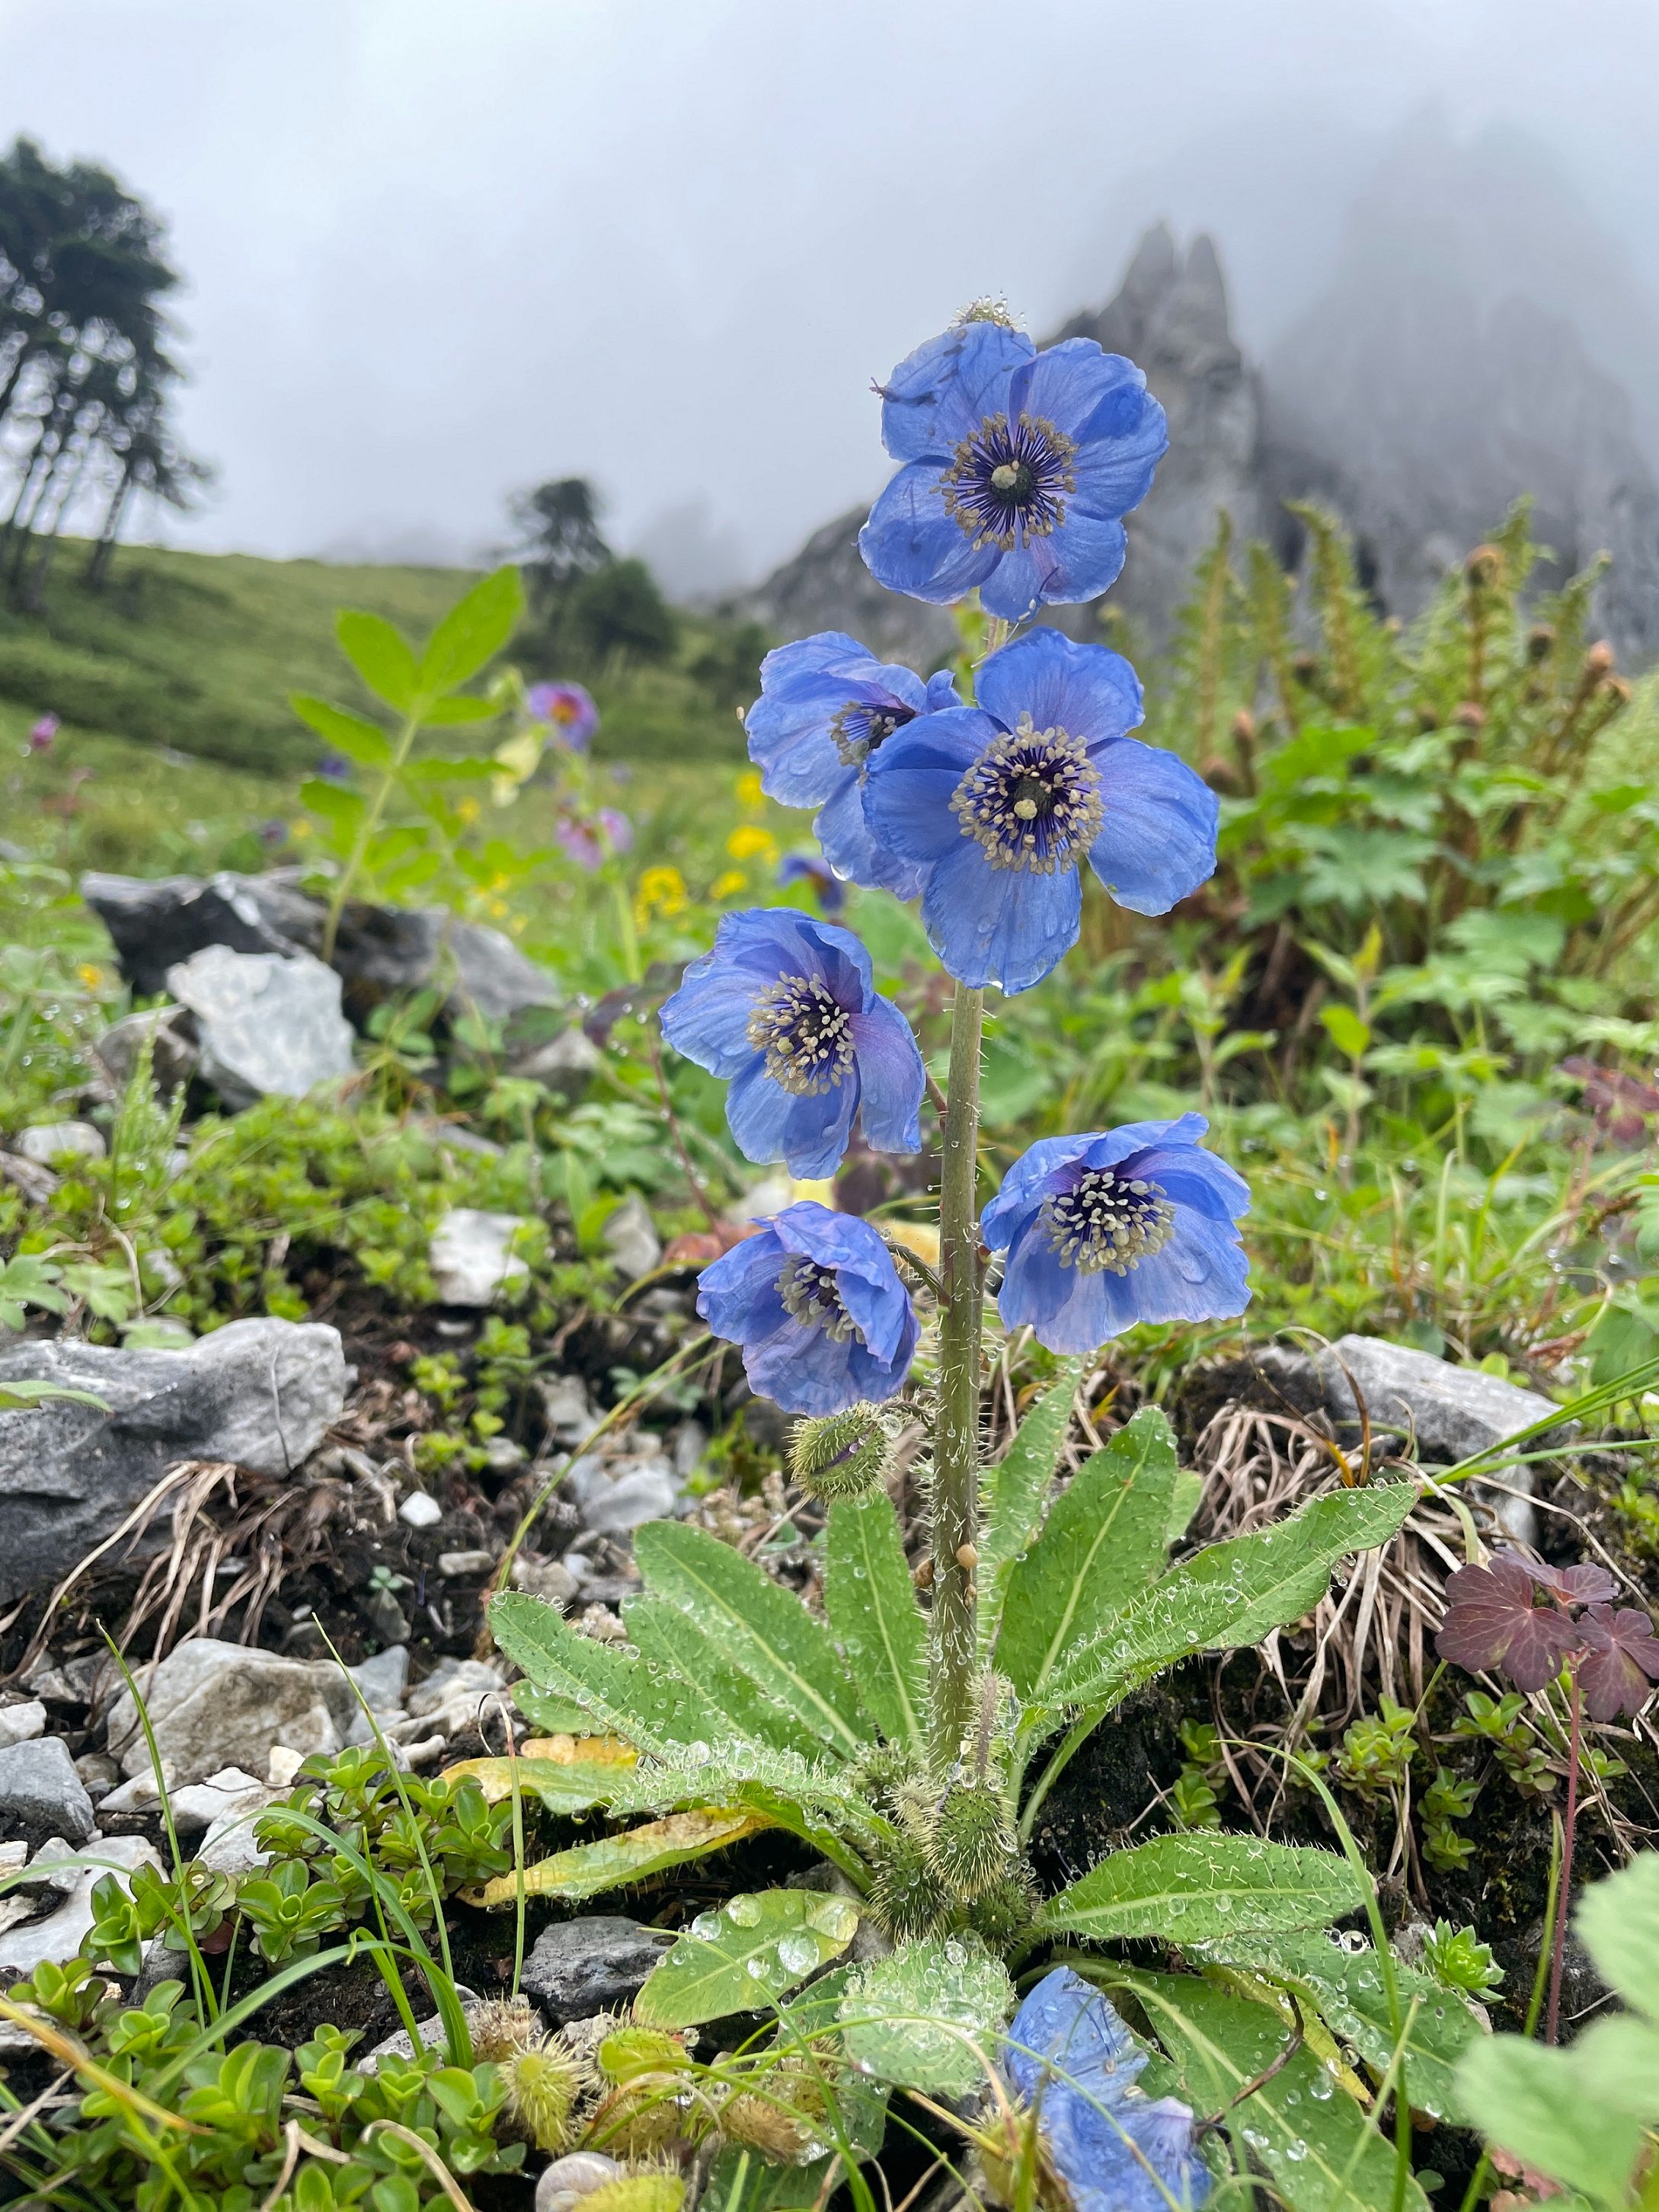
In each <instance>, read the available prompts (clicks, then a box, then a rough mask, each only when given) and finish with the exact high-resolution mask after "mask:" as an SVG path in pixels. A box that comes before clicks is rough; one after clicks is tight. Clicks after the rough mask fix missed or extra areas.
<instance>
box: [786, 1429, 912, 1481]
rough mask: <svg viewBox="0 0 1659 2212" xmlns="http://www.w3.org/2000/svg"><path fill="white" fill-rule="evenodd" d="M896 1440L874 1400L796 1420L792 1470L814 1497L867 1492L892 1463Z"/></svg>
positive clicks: (790, 1456)
mask: <svg viewBox="0 0 1659 2212" xmlns="http://www.w3.org/2000/svg"><path fill="white" fill-rule="evenodd" d="M892 1459H893V1441H892V1437H891V1435H890V1432H889V1430H888V1428H887V1425H886V1424H885V1423H884V1421H883V1419H882V1418H881V1415H880V1414H879V1413H878V1412H877V1410H876V1408H875V1407H873V1406H849V1407H848V1409H847V1411H846V1412H845V1413H826V1414H824V1415H823V1416H822V1417H821V1418H820V1419H817V1420H805V1421H797V1422H796V1424H795V1431H794V1434H793V1436H792V1437H791V1438H790V1440H789V1471H790V1473H791V1474H793V1476H794V1478H795V1480H796V1481H797V1482H798V1483H799V1485H800V1486H801V1488H802V1489H803V1490H805V1491H808V1492H811V1495H812V1496H813V1497H814V1498H866V1497H867V1496H868V1495H869V1494H870V1492H872V1490H878V1489H879V1488H880V1487H881V1486H882V1485H883V1484H884V1482H885V1481H886V1480H887V1477H888V1475H889V1474H890V1472H891V1468H892Z"/></svg>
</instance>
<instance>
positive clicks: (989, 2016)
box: [841, 1936, 1013, 2097]
mask: <svg viewBox="0 0 1659 2212" xmlns="http://www.w3.org/2000/svg"><path fill="white" fill-rule="evenodd" d="M1012 2008H1013V1987H1012V1984H1011V1983H1010V1981H1009V1979H1008V1975H1007V1970H1006V1968H1005V1967H1004V1966H1003V1965H1002V1964H1001V1962H1000V1960H998V1959H996V1958H994V1956H993V1955H992V1954H991V1953H990V1952H989V1951H987V1950H986V1949H985V1948H983V1947H982V1946H981V1945H980V1944H978V1943H975V1942H971V1941H968V1940H964V1939H963V1938H962V1937H960V1936H948V1937H929V1938H928V1939H927V1940H926V1941H924V1942H919V1943H908V1944H906V1945H904V1946H903V1947H902V1948H901V1949H899V1950H897V1951H895V1952H894V1953H893V1954H892V1955H891V1956H890V1958H886V1959H877V1960H872V1963H871V1964H870V1965H868V1966H860V1967H859V1968H858V1969H857V1970H856V1972H854V1974H853V1976H852V1978H851V1979H850V1980H849V1981H848V1985H847V1993H846V1995H845V1996H843V1997H842V2004H841V2017H842V2040H843V2041H844V2042H845V2044H846V2045H847V2049H848V2054H849V2056H850V2057H852V2058H853V2059H854V2061H855V2063H857V2064H859V2065H860V2066H862V2067H864V2068H866V2069H867V2070H868V2071H869V2072H870V2073H871V2074H872V2075H875V2077H876V2079H877V2080H878V2081H890V2082H893V2083H895V2084H896V2085H897V2086H899V2087H902V2088H908V2089H922V2090H925V2091H927V2093H929V2094H930V2095H933V2096H945V2097H961V2096H965V2095H966V2094H967V2093H969V2090H971V2089H974V2088H976V2087H981V2085H982V2084H983V2083H984V2081H985V2080H986V2077H987V2070H988V2068H989V2066H990V2065H991V2063H993V2061H994V2057H995V2055H996V2032H997V2030H998V2029H999V2028H1000V2027H1001V2026H1002V2024H1003V2022H1004V2021H1006V2019H1007V2017H1008V2015H1009V2013H1010V2012H1011V2011H1012Z"/></svg>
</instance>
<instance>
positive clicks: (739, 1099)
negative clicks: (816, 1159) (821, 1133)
mask: <svg viewBox="0 0 1659 2212" xmlns="http://www.w3.org/2000/svg"><path fill="white" fill-rule="evenodd" d="M845 1087H846V1086H845V1085H843V1086H842V1088H843V1089H844V1088H845ZM829 1097H833V1093H831V1094H829ZM798 1103H800V1102H799V1101H798V1100H797V1099H795V1098H793V1097H791V1095H790V1093H789V1092H788V1091H786V1090H785V1089H784V1087H783V1085H782V1084H781V1083H776V1082H774V1080H773V1079H772V1078H771V1077H770V1076H769V1074H768V1073H766V1063H765V1061H764V1060H763V1059H762V1058H761V1056H760V1054H758V1053H752V1052H751V1055H750V1060H749V1064H748V1066H746V1067H744V1069H743V1071H742V1072H741V1073H740V1074H738V1076H736V1077H735V1078H734V1079H733V1080H732V1086H731V1088H730V1090H728V1091H727V1092H726V1127H727V1128H728V1129H730V1130H731V1132H732V1141H733V1143H734V1144H735V1145H736V1146H737V1147H738V1151H739V1152H741V1153H742V1154H743V1156H744V1158H745V1159H746V1160H755V1161H758V1162H763V1163H764V1162H767V1161H771V1160H781V1158H783V1155H784V1131H785V1129H786V1127H787V1125H788V1121H789V1116H790V1112H791V1109H793V1107H794V1106H796V1105H797V1104H798ZM812 1103H815V1104H817V1105H819V1106H825V1105H828V1103H829V1100H828V1098H825V1099H818V1100H815V1101H813V1102H812ZM829 1111H830V1112H831V1113H833V1111H834V1108H833V1106H829Z"/></svg>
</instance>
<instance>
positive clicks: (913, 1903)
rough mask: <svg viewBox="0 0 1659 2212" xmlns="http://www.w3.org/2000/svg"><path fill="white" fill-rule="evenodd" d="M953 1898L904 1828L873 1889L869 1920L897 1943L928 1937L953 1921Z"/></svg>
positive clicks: (917, 1841) (887, 1854)
mask: <svg viewBox="0 0 1659 2212" xmlns="http://www.w3.org/2000/svg"><path fill="white" fill-rule="evenodd" d="M951 1903H952V1900H951V1893H950V1892H949V1891H948V1890H947V1889H946V1887H945V1884H944V1882H943V1881H941V1880H940V1879H939V1873H938V1870H937V1869H936V1868H935V1867H934V1864H933V1858H932V1856H931V1854H930V1852H929V1850H928V1848H927V1844H924V1843H923V1842H922V1841H921V1839H920V1838H918V1837H916V1836H915V1835H913V1834H911V1833H910V1832H909V1831H908V1828H905V1827H901V1828H900V1829H899V1830H898V1832H897V1833H896V1835H895V1836H894V1838H893V1840H892V1842H891V1844H890V1845H889V1846H888V1847H887V1850H886V1852H885V1855H884V1857H883V1859H882V1862H881V1864H880V1865H879V1866H878V1869H876V1878H875V1881H873V1882H872V1884H871V1887H870V1917H871V1918H872V1920H873V1921H874V1922H875V1923H876V1925H877V1927H878V1928H879V1929H880V1930H881V1932H882V1934H883V1935H884V1936H887V1937H888V1938H889V1939H890V1941H891V1942H895V1943H911V1942H915V1941H917V1939H918V1938H919V1937H921V1936H929V1935H932V1934H933V1931H934V1930H935V1929H938V1928H939V1927H941V1926H943V1925H944V1924H945V1922H947V1921H948V1920H949V1918H950V1917H951Z"/></svg>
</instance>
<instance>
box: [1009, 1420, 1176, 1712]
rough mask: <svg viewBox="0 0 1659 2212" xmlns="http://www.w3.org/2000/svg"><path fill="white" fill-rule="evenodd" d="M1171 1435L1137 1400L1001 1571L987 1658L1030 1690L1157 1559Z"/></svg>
mask: <svg viewBox="0 0 1659 2212" xmlns="http://www.w3.org/2000/svg"><path fill="white" fill-rule="evenodd" d="M1175 1485H1176V1444H1175V1438H1174V1437H1173V1436H1172V1435H1171V1434H1170V1425H1169V1423H1168V1422H1167V1421H1166V1420H1165V1419H1164V1416H1163V1414H1162V1413H1160V1412H1159V1411H1158V1408H1157V1407H1156V1406H1146V1407H1142V1409H1141V1411H1140V1412H1139V1413H1137V1414H1136V1415H1135V1417H1134V1419H1133V1420H1132V1421H1131V1422H1129V1423H1128V1425H1127V1427H1125V1428H1121V1429H1120V1430H1119V1431H1118V1432H1117V1434H1116V1435H1115V1437H1113V1438H1112V1440H1111V1442H1110V1443H1109V1444H1108V1445H1107V1447H1106V1449H1105V1450H1104V1451H1098V1452H1096V1453H1095V1454H1094V1455H1093V1457H1092V1458H1091V1459H1090V1460H1089V1461H1087V1462H1085V1465H1084V1467H1083V1468H1081V1469H1080V1470H1079V1473H1078V1474H1076V1475H1074V1476H1073V1479H1072V1480H1071V1482H1070V1483H1069V1485H1068V1486H1066V1489H1065V1491H1064V1492H1062V1493H1061V1494H1060V1497H1059V1498H1056V1499H1055V1500H1054V1504H1053V1506H1052V1507H1051V1508H1050V1510H1049V1513H1048V1520H1047V1522H1045V1524H1044V1526H1043V1530H1042V1535H1041V1536H1039V1537H1038V1539H1037V1541H1036V1543H1035V1544H1034V1545H1033V1546H1032V1547H1031V1548H1030V1551H1029V1552H1027V1553H1026V1554H1025V1556H1024V1558H1023V1559H1019V1560H1018V1561H1017V1562H1016V1564H1015V1566H1014V1569H1013V1571H1012V1574H1011V1575H1010V1577H1009V1578H1008V1596H1007V1604H1006V1611H1005V1613H1004V1617H1003V1622H1002V1632H1001V1634H1000V1636H999V1637H998V1638H997V1644H996V1667H997V1671H998V1673H999V1674H1006V1676H1007V1677H1008V1679H1009V1680H1010V1681H1011V1682H1012V1684H1013V1686H1014V1687H1015V1688H1016V1689H1017V1690H1018V1691H1019V1692H1021V1694H1022V1695H1023V1696H1027V1697H1034V1698H1040V1697H1041V1696H1042V1691H1043V1688H1044V1686H1045V1685H1046V1684H1047V1682H1048V1679H1049V1677H1050V1675H1051V1674H1053V1673H1054V1668H1056V1667H1057V1666H1058V1665H1059V1664H1060V1661H1061V1660H1062V1659H1063V1658H1064V1656H1065V1655H1066V1652H1067V1651H1068V1650H1070V1649H1071V1648H1072V1646H1073V1644H1077V1643H1079V1642H1080V1641H1081V1640H1082V1639H1083V1638H1085V1637H1086V1636H1091V1635H1092V1634H1093V1633H1094V1632H1095V1631H1096V1630H1097V1629H1098V1628H1100V1627H1101V1626H1103V1624H1104V1623H1105V1622H1106V1621H1108V1620H1110V1619H1111V1617H1112V1615H1113V1614H1114V1613H1118V1612H1121V1609H1122V1608H1123V1607H1124V1606H1125V1605H1127V1603H1128V1601H1130V1599H1132V1598H1133V1597H1135V1596H1136V1595H1139V1592H1140V1591H1141V1590H1143V1589H1145V1588H1146V1585H1147V1584H1148V1583H1150V1582H1151V1581H1152V1579H1153V1577H1155V1576H1156V1575H1157V1574H1158V1571H1160V1569H1161V1568H1162V1567H1163V1565H1164V1532H1165V1530H1166V1529H1167V1528H1168V1527H1169V1524H1170V1514H1171V1512H1172V1510H1174V1501H1175Z"/></svg>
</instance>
